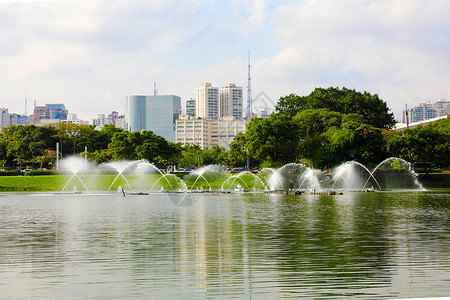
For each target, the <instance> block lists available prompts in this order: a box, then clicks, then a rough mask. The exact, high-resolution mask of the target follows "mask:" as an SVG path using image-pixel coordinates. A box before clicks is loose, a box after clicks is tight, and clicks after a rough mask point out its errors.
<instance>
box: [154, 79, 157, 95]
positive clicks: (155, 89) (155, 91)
mask: <svg viewBox="0 0 450 300" xmlns="http://www.w3.org/2000/svg"><path fill="white" fill-rule="evenodd" d="M156 95H158V89H157V88H156V77H154V79H153V96H156Z"/></svg>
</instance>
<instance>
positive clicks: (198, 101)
mask: <svg viewBox="0 0 450 300" xmlns="http://www.w3.org/2000/svg"><path fill="white" fill-rule="evenodd" d="M219 109H220V107H219V88H217V87H213V86H212V85H211V83H207V82H206V83H202V84H200V87H198V88H196V89H195V116H196V117H197V118H202V119H209V120H217V119H218V118H219V116H220V114H219Z"/></svg>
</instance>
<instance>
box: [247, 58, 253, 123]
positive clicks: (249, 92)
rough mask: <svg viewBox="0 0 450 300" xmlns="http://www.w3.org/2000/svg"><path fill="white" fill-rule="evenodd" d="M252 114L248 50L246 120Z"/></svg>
mask: <svg viewBox="0 0 450 300" xmlns="http://www.w3.org/2000/svg"><path fill="white" fill-rule="evenodd" d="M251 114H252V77H251V75H250V50H248V82H247V119H249V118H250V117H251Z"/></svg>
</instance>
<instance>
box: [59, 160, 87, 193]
mask: <svg viewBox="0 0 450 300" xmlns="http://www.w3.org/2000/svg"><path fill="white" fill-rule="evenodd" d="M61 166H62V168H63V170H66V171H67V172H69V173H71V174H72V176H71V177H70V178H69V180H68V181H67V182H66V184H65V185H64V187H63V189H62V191H64V190H65V189H66V187H67V186H68V185H69V183H70V182H72V181H76V180H78V182H80V183H81V185H82V186H83V187H84V189H85V190H86V191H89V190H88V188H87V186H86V184H85V183H84V181H83V180H82V179H81V177H80V176H78V174H79V173H80V172H81V171H86V170H88V169H89V167H90V164H88V163H87V162H86V161H85V160H84V159H83V158H81V157H76V156H71V157H69V158H67V159H65V160H63V161H61ZM73 191H74V192H78V188H77V186H76V185H74V187H73Z"/></svg>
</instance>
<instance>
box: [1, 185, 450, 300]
mask: <svg viewBox="0 0 450 300" xmlns="http://www.w3.org/2000/svg"><path fill="white" fill-rule="evenodd" d="M449 202H450V194H449V193H446V192H445V191H444V192H415V193H410V192H408V193H349V194H345V195H337V196H318V195H315V196H310V195H308V196H285V195H265V194H255V195H251V194H245V195H206V194H205V195H202V196H201V197H200V198H199V200H198V201H197V203H196V204H195V205H194V206H192V207H187V208H186V207H177V206H174V205H173V202H172V201H170V200H169V199H168V198H167V196H165V195H152V196H149V197H142V196H135V197H126V198H123V197H119V196H117V197H116V196H78V197H56V196H55V197H31V196H28V195H22V196H20V195H15V196H6V197H1V198H0V214H1V216H2V218H1V219H0V236H1V238H2V239H1V241H0V277H1V278H2V280H1V281H0V293H1V294H2V295H8V296H11V297H8V298H10V299H23V298H34V299H47V298H51V297H56V298H58V299H64V298H73V295H77V296H78V297H80V298H113V297H119V298H133V297H151V298H157V297H165V298H167V297H169V298H173V297H181V298H198V297H204V296H207V297H211V298H217V297H222V296H223V297H226V298H229V297H233V296H235V297H238V298H267V299H271V298H281V297H284V298H289V297H292V298H298V297H310V298H321V297H322V298H337V297H341V296H347V297H353V298H367V299H370V298H373V297H377V298H393V297H419V296H446V295H449V294H450V286H449V285H448V282H449V280H450V275H448V274H450V273H449V272H448V271H449V270H450V255H449V254H448V253H449V248H450V247H449V246H450V242H449V236H450V234H449V229H450V228H449V227H450V223H449V219H448V213H449V208H450V204H449Z"/></svg>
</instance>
